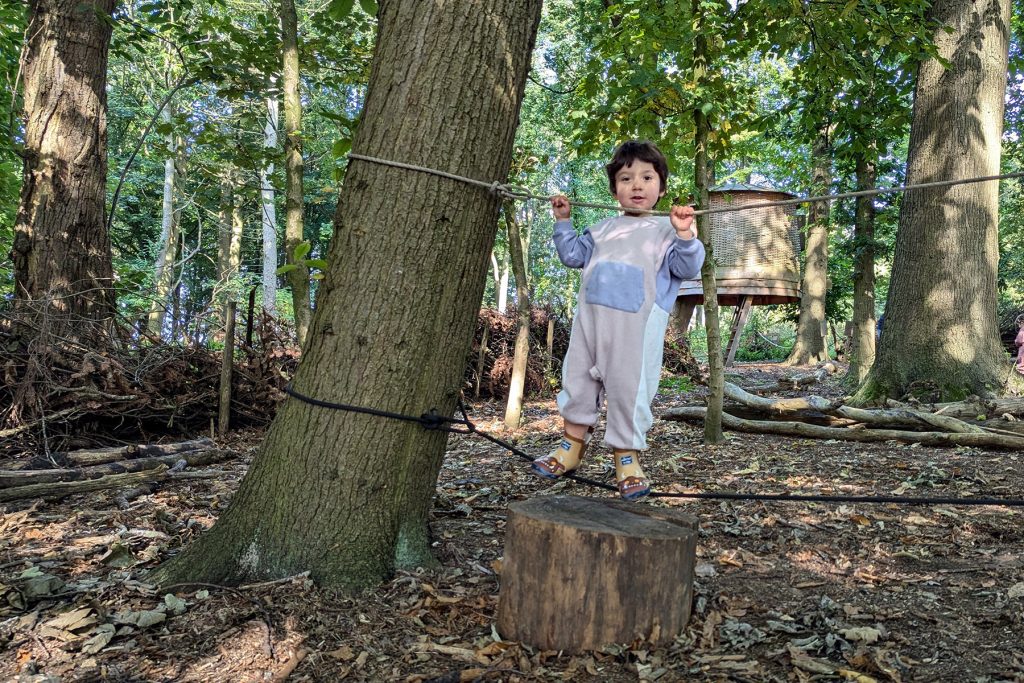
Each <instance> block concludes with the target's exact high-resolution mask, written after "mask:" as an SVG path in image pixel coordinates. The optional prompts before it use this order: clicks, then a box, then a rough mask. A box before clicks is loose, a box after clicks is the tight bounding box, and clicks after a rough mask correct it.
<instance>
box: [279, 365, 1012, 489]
mask: <svg viewBox="0 0 1024 683" xmlns="http://www.w3.org/2000/svg"><path fill="white" fill-rule="evenodd" d="M284 391H285V393H286V394H288V395H289V396H292V397H294V398H297V399H299V400H300V401H303V402H305V403H309V404H310V405H314V406H319V407H321V408H329V409H331V410H344V411H348V412H352V413H362V414H364V415H375V416H377V417H386V418H390V419H392V420H402V421H404V422H417V423H419V424H420V425H422V426H423V427H424V428H425V429H430V430H435V431H442V432H453V433H455V434H477V435H479V436H481V437H483V438H484V439H486V440H488V441H490V442H491V443H493V444H496V445H498V446H501V447H502V448H504V449H506V450H508V451H510V452H512V453H514V454H516V455H518V456H519V457H520V458H522V459H524V460H527V461H529V462H533V460H534V458H533V456H531V455H530V454H529V453H527V452H526V451H524V450H522V449H521V448H518V447H516V446H515V445H513V444H511V443H509V442H507V441H505V440H503V439H499V438H498V437H496V436H494V435H493V434H488V433H487V432H483V431H480V430H479V429H477V427H476V425H475V424H473V422H472V421H471V420H470V419H469V414H468V413H467V412H466V406H465V405H464V404H463V402H462V398H461V397H460V398H459V403H458V407H459V412H460V413H461V414H462V417H461V418H455V417H448V416H445V415H441V414H440V413H438V412H437V409H436V408H431V409H430V410H428V411H427V412H425V413H423V414H422V415H420V416H419V417H415V416H413V415H403V414H402V413H393V412H389V411H387V410H377V409H376V408H366V407H363V406H356V405H352V404H349V403H332V402H331V401H322V400H320V399H317V398H313V397H311V396H306V395H305V394H302V393H299V392H298V391H296V390H295V389H293V388H292V385H291V384H288V385H287V386H286V387H285V388H284ZM449 425H461V428H460V427H454V426H449ZM559 478H560V479H571V480H572V481H575V482H579V483H580V484H586V485H587V486H592V487H595V488H599V489H605V490H606V491H618V487H616V486H612V485H611V484H606V483H605V482H603V481H597V480H596V479H588V478H587V477H582V476H580V475H577V474H573V473H570V474H566V475H563V476H562V477H559ZM650 497H652V498H696V499H705V500H749V501H778V502H791V503H869V504H881V505H886V504H889V505H891V504H896V505H999V506H1003V507H1024V499H1019V498H956V497H917V498H915V497H911V496H855V495H841V494H838V495H826V494H790V493H732V492H729V491H708V492H705V493H684V492H675V491H651V493H650Z"/></svg>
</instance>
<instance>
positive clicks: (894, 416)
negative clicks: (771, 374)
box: [725, 382, 985, 434]
mask: <svg viewBox="0 0 1024 683" xmlns="http://www.w3.org/2000/svg"><path fill="white" fill-rule="evenodd" d="M725 395H726V396H728V397H729V398H731V399H733V400H734V401H738V402H740V403H742V404H743V405H745V406H748V407H750V408H755V409H758V410H762V411H764V412H767V413H769V414H771V413H779V414H782V413H796V412H800V411H805V410H817V411H820V412H823V413H826V414H829V415H834V416H836V417H840V418H846V419H848V420H853V421H854V422H863V423H865V424H880V425H903V426H907V427H922V426H923V427H938V428H939V429H941V430H943V431H947V432H957V433H963V434H980V433H982V432H983V431H985V430H983V429H982V428H981V427H977V426H975V425H971V424H968V423H966V422H964V421H962V420H958V419H956V418H954V417H949V416H947V415H936V414H934V413H928V412H924V411H920V410H913V409H911V408H909V407H900V408H892V409H888V410H867V409H864V408H853V407H851V406H844V405H841V404H837V403H833V402H832V401H829V400H827V399H824V398H822V397H820V396H807V397H797V398H762V397H761V396H754V395H753V394H750V393H748V392H746V391H744V390H743V389H741V388H740V387H738V386H736V385H735V384H730V383H729V382H726V383H725Z"/></svg>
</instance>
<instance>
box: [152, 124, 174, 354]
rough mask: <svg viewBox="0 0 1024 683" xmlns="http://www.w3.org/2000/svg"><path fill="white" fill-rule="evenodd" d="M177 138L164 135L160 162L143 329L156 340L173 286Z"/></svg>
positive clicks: (161, 328) (172, 132) (159, 334)
mask: <svg viewBox="0 0 1024 683" xmlns="http://www.w3.org/2000/svg"><path fill="white" fill-rule="evenodd" d="M173 117H174V107H173V105H171V104H168V105H167V107H165V108H164V120H165V121H166V122H168V123H170V122H171V121H172V120H173ZM178 138H179V136H178V134H177V133H176V132H175V131H171V132H170V133H168V135H167V145H168V149H169V151H170V154H169V155H168V157H167V159H165V160H164V198H163V212H162V218H161V221H160V242H159V245H160V251H159V253H158V254H157V257H156V263H155V268H154V275H153V301H152V302H151V304H150V308H149V320H148V323H147V328H148V330H149V333H150V334H151V335H152V336H153V337H156V338H159V337H161V336H162V334H163V329H164V320H165V318H166V317H167V306H168V303H169V301H170V295H171V287H173V285H174V261H175V259H176V258H177V255H178V228H179V222H178V218H179V216H180V215H181V214H180V212H178V211H176V210H175V194H176V191H177V181H178V171H177V168H178V165H177V156H178V143H179V139H178Z"/></svg>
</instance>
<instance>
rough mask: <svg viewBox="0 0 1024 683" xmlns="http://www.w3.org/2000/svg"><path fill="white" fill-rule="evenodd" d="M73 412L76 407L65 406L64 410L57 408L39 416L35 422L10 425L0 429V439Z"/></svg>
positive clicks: (76, 410) (75, 410) (76, 409)
mask: <svg viewBox="0 0 1024 683" xmlns="http://www.w3.org/2000/svg"><path fill="white" fill-rule="evenodd" d="M75 412H78V408H77V407H71V408H65V409H64V410H58V411H57V412H55V413H50V414H49V415H47V416H45V417H43V418H40V419H38V420H36V421H35V422H29V423H26V424H23V425H19V426H17V427H11V428H10V429H0V439H6V438H7V437H9V436H15V435H17V434H21V433H22V432H27V431H29V430H31V429H35V428H36V427H38V426H39V425H41V424H43V423H45V422H46V421H47V420H59V419H60V418H62V417H67V416H68V415H71V414H73V413H75Z"/></svg>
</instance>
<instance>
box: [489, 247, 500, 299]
mask: <svg viewBox="0 0 1024 683" xmlns="http://www.w3.org/2000/svg"><path fill="white" fill-rule="evenodd" d="M491 281H492V282H494V307H495V310H497V307H498V292H500V291H501V268H500V267H499V266H498V257H497V256H495V254H494V250H493V249H492V250H491Z"/></svg>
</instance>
